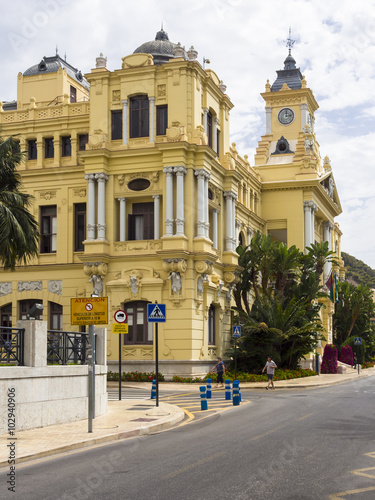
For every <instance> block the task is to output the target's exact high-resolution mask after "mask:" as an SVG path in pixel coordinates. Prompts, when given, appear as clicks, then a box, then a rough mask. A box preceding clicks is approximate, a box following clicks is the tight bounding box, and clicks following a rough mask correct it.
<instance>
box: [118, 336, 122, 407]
mask: <svg viewBox="0 0 375 500" xmlns="http://www.w3.org/2000/svg"><path fill="white" fill-rule="evenodd" d="M118 400H119V401H121V333H119V336H118Z"/></svg>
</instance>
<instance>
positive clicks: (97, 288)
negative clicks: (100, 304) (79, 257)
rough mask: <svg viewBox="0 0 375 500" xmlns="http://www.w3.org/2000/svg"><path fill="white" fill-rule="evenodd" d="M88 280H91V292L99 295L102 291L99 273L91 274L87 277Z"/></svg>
mask: <svg viewBox="0 0 375 500" xmlns="http://www.w3.org/2000/svg"><path fill="white" fill-rule="evenodd" d="M89 282H92V286H93V290H92V293H93V294H95V295H100V294H101V293H103V280H102V277H101V276H99V274H93V275H92V276H91V278H90V279H89Z"/></svg>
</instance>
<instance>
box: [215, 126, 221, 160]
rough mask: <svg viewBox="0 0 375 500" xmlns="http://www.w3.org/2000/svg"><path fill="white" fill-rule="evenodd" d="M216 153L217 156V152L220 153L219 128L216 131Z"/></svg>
mask: <svg viewBox="0 0 375 500" xmlns="http://www.w3.org/2000/svg"><path fill="white" fill-rule="evenodd" d="M216 144H217V146H216V153H217V156H219V153H220V130H219V129H218V130H217V132H216Z"/></svg>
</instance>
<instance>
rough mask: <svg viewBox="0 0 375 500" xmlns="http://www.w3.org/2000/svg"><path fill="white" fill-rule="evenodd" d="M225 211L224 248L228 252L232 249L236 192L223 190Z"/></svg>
mask: <svg viewBox="0 0 375 500" xmlns="http://www.w3.org/2000/svg"><path fill="white" fill-rule="evenodd" d="M224 198H225V211H226V228H225V229H226V232H225V249H226V251H228V252H230V251H233V250H234V245H233V241H234V220H235V210H234V207H235V205H234V203H235V199H236V198H237V197H236V194H235V193H234V192H233V191H224Z"/></svg>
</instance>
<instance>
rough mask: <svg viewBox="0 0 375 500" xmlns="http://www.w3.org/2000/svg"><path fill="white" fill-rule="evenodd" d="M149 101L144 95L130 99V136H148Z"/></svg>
mask: <svg viewBox="0 0 375 500" xmlns="http://www.w3.org/2000/svg"><path fill="white" fill-rule="evenodd" d="M149 128H150V127H149V103H148V97H147V96H146V95H140V96H135V97H132V98H131V99H130V137H131V138H134V137H148V136H149V134H150V133H149Z"/></svg>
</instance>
